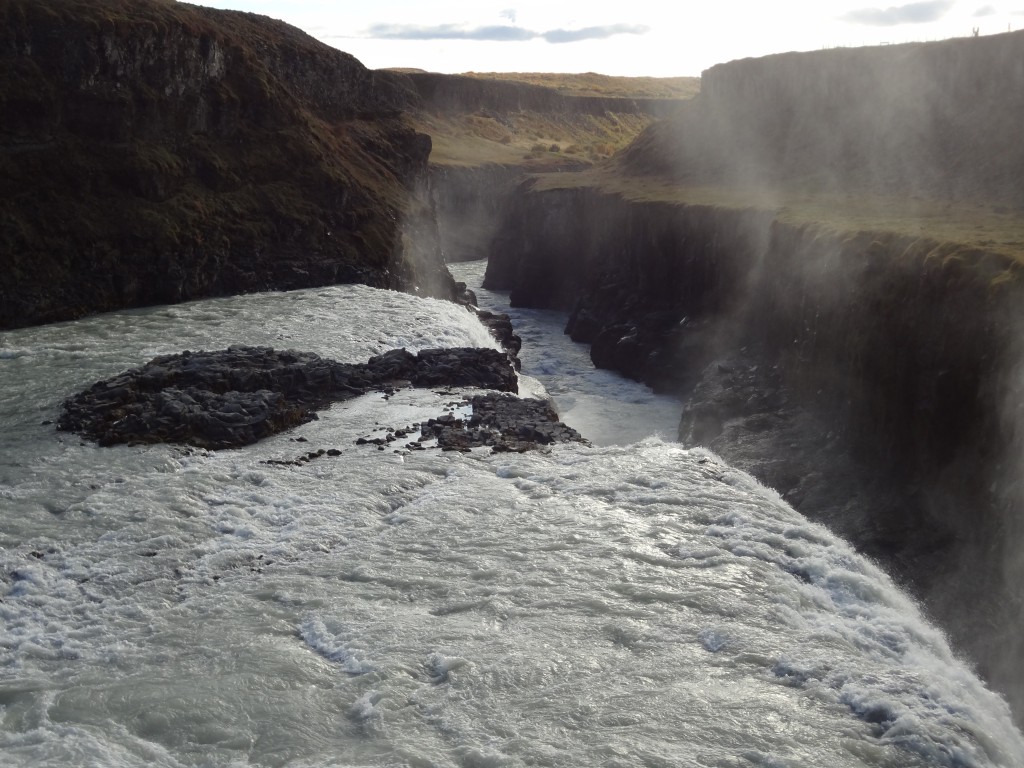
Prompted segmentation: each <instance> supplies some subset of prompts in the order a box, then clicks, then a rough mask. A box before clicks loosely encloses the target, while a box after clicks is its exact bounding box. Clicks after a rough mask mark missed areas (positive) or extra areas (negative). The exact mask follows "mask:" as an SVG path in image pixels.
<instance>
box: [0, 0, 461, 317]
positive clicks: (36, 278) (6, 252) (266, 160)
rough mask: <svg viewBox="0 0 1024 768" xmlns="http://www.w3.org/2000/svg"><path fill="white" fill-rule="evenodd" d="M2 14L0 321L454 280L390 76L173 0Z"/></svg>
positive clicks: (398, 84)
mask: <svg viewBox="0 0 1024 768" xmlns="http://www.w3.org/2000/svg"><path fill="white" fill-rule="evenodd" d="M0 29H2V30H3V31H2V32H0V260H2V264H3V268H4V273H5V274H4V280H3V281H0V327H14V326H18V325H25V324H32V323H40V322H49V321H53V320H61V319H69V318H74V317H77V316H80V315H82V314H85V313H89V312H96V311H103V310H108V309H113V308H118V307H130V306H138V305H144V304H152V303H164V302H176V301H182V300H186V299H192V298H199V297H204V296H211V295H222V294H230V293H238V292H246V291H255V290H265V289H271V288H297V287H305V286H313V285H323V284H328V283H334V282H364V283H367V284H370V285H375V286H386V287H393V288H402V289H407V290H414V291H419V292H422V293H428V294H433V295H442V296H446V295H450V294H451V291H452V285H451V278H450V276H448V275H447V272H446V270H445V269H444V267H443V264H442V263H441V259H440V250H439V247H438V244H437V234H436V226H435V225H434V222H433V218H432V215H431V212H430V204H429V201H428V200H427V197H426V192H425V190H426V172H427V158H428V155H429V153H430V140H429V138H428V137H427V136H424V135H422V134H419V133H417V132H416V131H414V130H413V129H412V128H411V127H410V124H409V123H408V122H407V121H406V119H405V118H404V117H403V116H402V114H401V110H402V109H404V108H405V107H406V106H407V105H408V104H409V102H410V99H414V98H415V94H414V93H413V92H412V91H411V89H409V87H408V84H407V83H405V82H404V81H403V80H402V78H400V77H399V76H395V75H389V74H386V73H373V72H370V71H368V70H366V69H365V68H364V67H363V66H362V65H361V64H359V62H358V61H356V60H355V59H354V58H352V57H351V56H349V55H347V54H345V53H341V52H339V51H337V50H334V49H332V48H329V47H327V46H325V45H322V44H320V43H319V42H317V41H315V40H314V39H312V38H310V37H308V36H307V35H305V34H303V33H302V32H300V31H298V30H296V29H294V28H291V27H288V26H287V25H285V24H283V23H280V22H276V21H273V20H271V19H268V18H266V17H261V16H256V15H252V14H243V13H236V12H227V11H215V10H210V9H205V8H199V7H196V6H191V5H186V4H183V3H177V2H173V1H172V0H88V1H87V0H67V2H62V3H57V4H53V3H36V2H33V1H32V0H9V1H8V2H5V3H4V4H2V5H0Z"/></svg>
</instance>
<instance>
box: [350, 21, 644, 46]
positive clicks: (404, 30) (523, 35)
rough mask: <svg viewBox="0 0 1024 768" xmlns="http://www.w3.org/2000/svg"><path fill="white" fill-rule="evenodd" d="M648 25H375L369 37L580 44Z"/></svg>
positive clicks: (639, 30)
mask: <svg viewBox="0 0 1024 768" xmlns="http://www.w3.org/2000/svg"><path fill="white" fill-rule="evenodd" d="M648 31H649V28H648V27H644V26H639V25H635V24H611V25H609V26H603V27H584V28H583V29H551V30H548V31H547V32H534V31H533V30H530V29H524V28H523V27H516V26H513V25H510V24H502V25H500V26H491V27H475V28H473V29H466V28H464V27H461V26H459V25H458V24H439V25H437V26H433V27H422V26H415V25H412V24H373V25H372V26H371V27H370V28H369V29H368V30H367V35H368V36H369V37H373V38H377V39H381V40H487V41H492V42H502V43H507V42H518V41H522V40H533V39H535V38H542V39H544V40H547V41H548V42H549V43H576V42H579V41H581V40H604V39H606V38H609V37H612V36H613V35H643V34H645V33H647V32H648Z"/></svg>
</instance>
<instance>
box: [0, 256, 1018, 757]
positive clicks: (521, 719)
mask: <svg viewBox="0 0 1024 768" xmlns="http://www.w3.org/2000/svg"><path fill="white" fill-rule="evenodd" d="M470 268H471V269H472V268H473V267H470ZM560 322H561V320H560V319H558V318H557V317H553V316H546V315H543V314H534V315H528V314H527V313H523V312H520V311H518V310H517V311H516V323H517V325H518V327H519V330H520V332H521V333H522V334H523V336H524V342H525V345H526V346H525V348H524V369H525V371H526V377H525V378H524V380H523V382H522V387H523V389H524V390H525V391H528V392H535V393H537V392H541V391H542V389H543V388H544V387H547V388H548V391H549V392H550V393H551V395H552V396H553V398H554V400H555V402H556V404H558V405H559V406H560V407H561V408H562V409H563V411H564V413H563V415H564V416H565V417H566V418H567V420H568V421H569V422H570V423H572V424H574V425H575V426H577V427H578V428H580V429H581V430H582V431H583V432H584V434H585V435H588V428H589V435H588V436H590V437H591V439H592V440H593V442H594V443H595V444H594V445H592V446H581V445H560V446H556V447H553V448H552V449H551V450H550V451H549V452H533V453H529V454H523V455H509V454H492V453H490V452H489V450H487V449H474V450H473V451H472V452H470V453H464V454H463V453H442V452H439V451H436V450H428V451H420V452H414V453H410V454H406V453H403V452H401V451H398V452H395V451H392V450H384V451H379V450H377V449H376V448H375V447H373V446H365V445H356V444H355V441H356V439H357V438H359V437H365V436H372V435H374V434H381V432H382V430H385V429H386V428H387V427H389V426H391V427H396V428H397V427H404V426H409V425H412V424H415V423H416V422H418V421H420V420H423V419H425V418H427V417H429V416H437V415H439V414H440V413H442V412H443V411H444V410H445V409H446V408H447V409H451V408H458V407H459V406H458V405H457V403H458V400H459V397H458V393H455V394H452V393H437V392H433V391H422V390H416V391H413V390H407V391H400V392H399V393H397V394H395V395H394V396H392V397H390V398H388V399H385V398H383V397H381V396H379V395H375V394H374V395H366V396H364V397H361V398H358V399H355V400H351V401H348V402H346V403H343V404H339V405H335V406H334V407H332V408H330V409H328V410H326V411H323V412H322V413H321V414H320V419H319V420H317V421H314V422H311V423H309V424H306V425H304V426H302V427H300V428H298V429H296V430H294V431H293V432H290V433H286V434H282V435H278V436H276V437H273V438H270V439H268V440H265V441H263V442H261V443H259V444H257V445H253V446H249V447H247V448H242V449H237V450H228V451H221V452H216V453H212V452H206V451H197V450H190V449H185V448H181V447H175V446H160V445H158V446H144V447H138V446H136V447H131V446H118V447H112V448H100V447H98V446H96V445H93V444H90V443H87V442H83V441H81V440H79V439H78V438H77V437H75V436H73V435H69V434H65V433H60V432H57V431H55V428H54V426H53V422H55V421H56V419H57V416H58V414H59V410H60V404H61V402H62V400H63V399H64V398H66V397H68V396H69V395H71V394H73V393H75V392H76V391H78V390H80V389H82V388H84V387H86V386H88V385H89V384H91V383H92V382H93V381H95V380H97V379H99V378H103V377H106V376H110V375H112V374H114V373H118V372H120V371H122V370H124V369H126V368H129V367H133V366H137V365H140V364H142V363H144V362H146V361H148V360H149V359H150V358H152V357H153V356H155V355H158V354H165V353H173V352H179V351H181V350H183V349H193V350H195V349H216V348H222V347H226V346H228V345H230V344H263V345H269V346H275V347H278V348H284V347H287V348H294V349H299V350H308V351H313V352H317V353H319V354H322V355H325V356H329V357H333V358H335V359H338V360H348V361H362V360H365V359H366V358H368V357H369V356H371V355H373V354H378V353H380V352H382V351H385V350H386V349H389V348H394V347H399V346H404V347H406V348H409V349H410V350H413V351H415V350H418V349H422V348H426V347H431V346H463V345H476V346H481V345H493V341H491V340H490V338H489V337H488V336H487V334H486V333H485V332H484V331H483V329H482V328H481V327H480V325H479V324H478V323H477V322H476V321H475V319H474V318H473V317H472V315H470V313H468V312H466V311H465V310H463V309H461V308H459V307H456V306H454V305H451V304H446V303H443V302H438V301H433V300H429V299H418V298H415V297H411V296H406V295H404V294H398V293H394V292H388V291H376V290H372V289H368V288H363V287H358V286H341V287H332V288H323V289H315V290H307V291H296V292H290V293H269V294H258V295H250V296H242V297H234V298H228V299H213V300H208V301H202V302H195V303H191V304H184V305H178V306H174V307H154V308H151V309H146V310H135V311H129V312H118V313H112V314H108V315H102V316H97V317H92V318H88V319H85V320H82V321H79V322H75V323H62V324H55V325H49V326H42V327H37V328H27V329H22V330H17V331H9V332H4V333H2V334H0V435H3V437H2V438H0V510H2V513H3V514H2V517H0V622H2V623H0V762H2V764H3V765H5V766H143V765H145V766H168V767H170V766H175V767H177V766H296V767H306V766H309V767H312V766H417V767H420V766H466V767H470V766H472V767H477V766H609V767H613V766H637V765H646V766H687V767H689V766H715V767H719V766H720V767H723V768H740V767H741V766H742V767H744V768H746V767H747V766H764V767H765V768H769V767H770V768H797V767H805V768H812V767H817V766H824V765H827V766H830V767H834V768H839V767H841V766H891V767H892V768H908V767H909V768H913V767H917V766H919V767H921V768H924V767H925V766H958V767H959V766H1006V767H1007V768H1009V767H1011V766H1020V765H1022V764H1024V739H1022V736H1021V734H1020V733H1019V731H1017V730H1016V728H1015V727H1014V726H1013V724H1012V720H1011V716H1010V713H1009V710H1008V708H1007V706H1006V704H1005V703H1004V702H1003V701H1002V699H1000V698H999V697H998V696H997V695H995V694H993V693H991V692H990V691H989V690H988V689H986V687H985V686H984V684H983V683H982V682H981V681H980V680H979V679H978V678H977V677H976V676H975V675H974V674H973V673H972V671H971V670H970V669H969V668H968V667H967V666H966V665H965V664H963V663H961V662H960V661H959V660H958V659H957V658H955V656H954V655H953V653H952V652H951V651H950V648H949V645H948V643H947V642H946V639H945V638H944V637H943V635H942V633H941V632H940V631H939V630H937V629H936V628H935V627H933V626H931V625H929V624H928V623H927V622H926V621H925V620H924V619H923V618H922V615H921V613H920V611H919V610H918V608H917V607H916V606H915V604H914V603H913V602H912V601H911V600H910V599H909V598H908V597H906V596H905V595H904V594H902V593H901V592H900V591H899V590H898V589H897V588H896V587H895V586H894V585H893V584H892V582H891V581H890V580H889V579H888V577H887V576H886V575H885V574H884V573H882V572H881V571H880V570H879V569H878V568H876V567H875V566H874V565H873V564H872V563H871V562H869V561H868V560H866V559H865V558H863V557H861V556H860V555H858V554H857V553H856V552H855V551H853V549H852V548H851V547H850V546H848V545H847V544H846V543H845V542H843V541H842V540H840V539H838V538H836V537H835V536H833V535H832V534H830V533H829V532H828V531H827V530H826V529H825V528H823V527H821V526H820V525H817V524H814V523H811V522H809V521H807V520H806V519H804V518H803V517H801V516H800V515H799V514H798V513H796V512H795V511H794V510H793V509H791V508H790V507H789V506H788V505H787V504H786V503H784V502H783V501H782V500H781V499H780V498H779V497H778V495H777V494H775V493H774V492H773V491H770V490H768V489H765V488H763V487H762V486H760V485H758V484H757V483H756V482H755V481H754V480H753V479H751V478H750V477H749V476H747V475H746V474H744V473H742V472H739V471H737V470H734V469H732V468H730V467H729V466H727V465H726V464H724V463H723V462H722V461H721V460H720V459H719V458H718V457H716V456H714V455H713V454H710V453H708V452H706V451H703V450H699V449H693V450H687V449H683V448H682V447H680V446H679V445H678V444H675V443H673V442H671V440H670V439H669V438H671V436H672V434H673V431H674V427H675V424H674V419H676V418H677V415H678V405H677V404H674V403H672V402H671V401H666V400H664V399H662V398H655V397H654V396H652V395H650V393H648V392H646V390H643V388H641V387H638V386H637V385H634V384H632V383H630V382H624V381H622V380H619V379H617V378H616V379H611V378H608V377H609V376H610V374H605V373H601V372H592V371H589V370H588V368H587V366H586V365H585V364H583V363H582V362H581V358H580V357H579V356H580V355H585V351H583V349H582V348H580V347H578V346H576V345H572V344H571V342H568V341H567V340H566V339H565V338H564V337H561V336H560V335H559V334H560ZM545 327H547V328H548V329H549V331H550V330H552V329H557V332H558V333H550V332H547V331H543V328H545ZM545 334H546V335H545ZM566 345H567V346H566ZM559 350H567V351H559ZM574 355H575V356H574ZM588 377H595V378H593V380H594V381H596V382H598V384H597V385H596V386H595V387H594V388H588V386H589V385H586V383H585V382H586V380H587V379H588ZM673 409H674V410H673ZM673 414H674V415H673ZM658 433H660V434H661V436H660V437H659V436H658ZM320 448H325V449H326V448H336V449H338V450H339V451H340V452H341V453H340V455H339V456H326V455H325V456H323V457H321V458H319V459H317V460H315V461H310V462H308V463H302V464H299V465H294V464H288V465H277V464H267V463H266V462H267V461H268V460H282V459H293V458H295V457H296V456H299V455H302V454H305V453H307V452H309V451H316V450H318V449H320Z"/></svg>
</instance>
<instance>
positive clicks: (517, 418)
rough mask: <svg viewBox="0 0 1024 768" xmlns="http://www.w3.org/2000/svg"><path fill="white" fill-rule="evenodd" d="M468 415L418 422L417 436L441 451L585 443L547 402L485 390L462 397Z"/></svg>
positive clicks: (510, 449) (515, 449)
mask: <svg viewBox="0 0 1024 768" xmlns="http://www.w3.org/2000/svg"><path fill="white" fill-rule="evenodd" d="M466 402H467V403H468V404H469V405H470V406H471V407H472V415H471V416H470V417H469V418H459V417H458V416H456V415H455V414H450V413H449V414H445V415H444V416H441V417H439V418H436V419H430V420H429V421H426V422H423V423H422V424H420V431H421V432H422V435H423V437H422V438H421V439H431V438H434V439H436V440H437V444H438V447H440V448H441V449H442V450H445V451H468V450H470V449H471V448H479V447H482V446H490V447H491V449H492V450H493V451H494V452H495V453H501V452H514V453H523V452H525V451H530V450H534V449H537V448H542V447H544V446H549V445H553V444H555V443H569V442H575V443H586V442H587V441H586V440H584V439H583V437H582V436H581V435H580V433H579V432H577V431H576V430H575V429H573V428H572V427H570V426H567V425H566V424H563V423H562V422H561V421H559V419H558V414H557V413H555V411H554V409H553V408H552V407H551V405H550V404H549V403H547V402H545V401H543V400H537V399H534V398H524V399H520V398H517V397H512V396H510V395H504V394H498V393H487V394H483V395H474V396H472V397H468V398H466Z"/></svg>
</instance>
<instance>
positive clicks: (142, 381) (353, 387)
mask: <svg viewBox="0 0 1024 768" xmlns="http://www.w3.org/2000/svg"><path fill="white" fill-rule="evenodd" d="M399 386H414V387H479V388H483V389H495V390H498V391H500V392H517V391H518V380H517V377H516V372H515V369H514V368H513V366H512V361H511V358H510V356H508V355H507V354H505V353H502V352H498V351H497V350H494V349H427V350H423V351H421V352H419V353H418V354H416V355H413V354H412V353H410V352H407V351H406V350H404V349H395V350H391V351H390V352H386V353H384V354H383V355H378V356H377V357H373V358H370V360H369V361H367V362H366V363H339V362H336V361H334V360H329V359H326V358H322V357H320V356H319V355H315V354H313V353H311V352H295V351H291V350H286V351H277V350H274V349H270V348H268V347H242V346H238V347H230V348H228V349H226V350H219V351H213V352H182V353H181V354H177V355H164V356H161V357H157V358H155V359H153V360H151V361H150V362H149V363H147V364H146V365H144V366H142V367H141V368H133V369H131V370H129V371H125V372H124V373H122V374H120V375H118V376H115V377H113V378H111V379H106V380H104V381H99V382H96V383H95V384H94V385H93V386H91V387H89V389H87V390H85V391H84V392H81V393H79V394H78V395H76V396H74V397H72V398H70V399H68V400H67V401H66V402H65V403H64V408H63V412H62V414H61V418H60V421H59V422H58V424H57V428H58V429H61V430H65V431H69V432H76V433H78V434H80V435H82V436H83V437H86V438H89V439H91V440H95V441H96V442H98V443H99V444H100V445H117V444H120V443H128V444H145V443H180V444H184V445H193V446H196V447H199V448H209V449H221V448H235V447H239V446H243V445H249V444H251V443H255V442H256V441H258V440H261V439H263V438H265V437H268V436H270V435H273V434H277V433H279V432H282V431H284V430H287V429H291V428H293V427H296V426H298V425H300V424H305V423H306V422H308V421H311V420H313V419H315V418H316V411H317V410H320V409H323V408H326V407H328V406H329V405H330V404H331V403H333V402H340V401H344V400H348V399H351V398H353V397H357V396H359V395H362V394H365V393H367V392H370V391H373V390H378V389H380V390H387V389H389V388H392V389H393V388H394V387H399Z"/></svg>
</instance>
